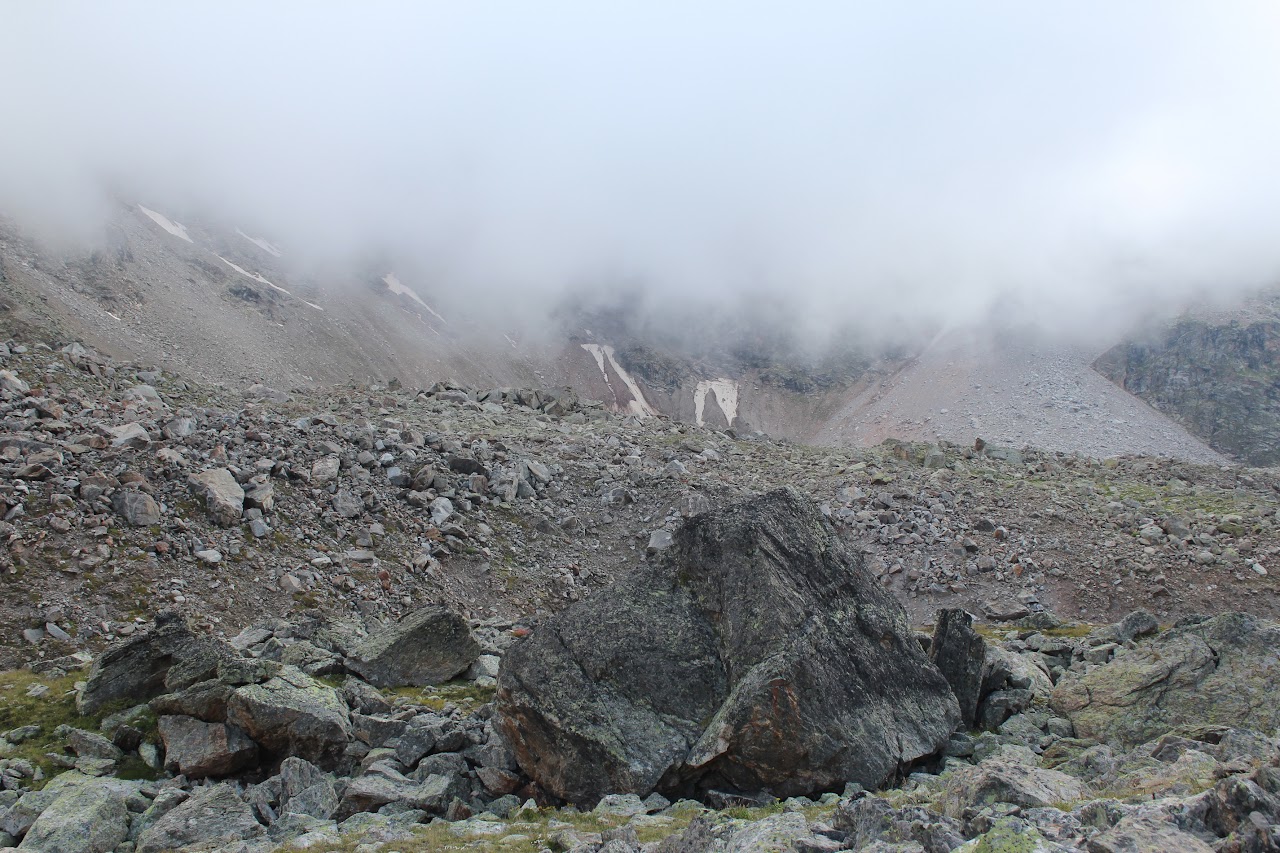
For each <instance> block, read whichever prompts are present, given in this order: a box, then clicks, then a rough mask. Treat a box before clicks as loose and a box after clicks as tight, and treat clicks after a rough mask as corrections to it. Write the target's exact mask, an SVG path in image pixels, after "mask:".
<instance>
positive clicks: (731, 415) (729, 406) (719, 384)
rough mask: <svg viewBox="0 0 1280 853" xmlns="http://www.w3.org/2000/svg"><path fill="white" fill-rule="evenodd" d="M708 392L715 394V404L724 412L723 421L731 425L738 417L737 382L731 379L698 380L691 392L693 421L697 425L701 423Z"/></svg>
mask: <svg viewBox="0 0 1280 853" xmlns="http://www.w3.org/2000/svg"><path fill="white" fill-rule="evenodd" d="M708 393H713V394H715V395H716V405H718V406H719V407H720V411H722V412H724V419H725V421H726V422H727V423H728V424H730V425H732V424H733V421H734V419H735V418H737V417H738V383H737V382H734V381H733V380H732V379H703V380H700V381H699V382H698V387H697V388H696V389H694V392H693V408H694V422H695V423H697V424H698V426H702V423H703V417H702V415H703V411H704V410H705V407H706V403H707V394H708Z"/></svg>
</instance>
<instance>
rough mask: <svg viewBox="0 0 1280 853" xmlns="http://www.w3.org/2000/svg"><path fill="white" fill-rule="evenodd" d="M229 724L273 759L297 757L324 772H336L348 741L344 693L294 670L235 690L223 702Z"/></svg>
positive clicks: (291, 669)
mask: <svg viewBox="0 0 1280 853" xmlns="http://www.w3.org/2000/svg"><path fill="white" fill-rule="evenodd" d="M227 722H228V723H229V724H231V725H235V726H239V727H240V728H242V729H244V731H245V732H247V733H248V735H249V737H251V738H253V739H254V740H255V741H257V742H258V743H259V744H261V745H262V746H263V747H264V748H266V749H267V750H269V751H270V752H272V753H274V754H275V755H277V756H289V755H296V756H298V757H299V758H305V759H307V760H308V761H310V762H312V763H313V764H316V765H318V766H320V767H323V768H333V767H335V766H336V765H337V763H338V761H339V760H340V759H341V757H342V753H343V750H345V749H346V747H347V743H348V742H350V740H351V715H350V711H349V710H348V709H347V705H346V703H345V702H344V701H342V694H341V693H339V692H338V691H337V690H335V689H333V688H332V687H329V686H327V685H325V684H322V683H321V682H319V681H316V680H315V679H314V678H312V677H311V676H309V675H307V674H306V673H304V672H302V671H301V670H299V669H297V668H295V667H292V666H286V667H284V668H283V669H282V670H281V672H280V674H279V675H277V676H276V677H274V678H272V679H270V680H268V681H264V682H263V683H261V684H246V685H244V686H243V687H239V688H237V689H236V691H235V693H233V694H231V698H230V699H229V700H228V701H227Z"/></svg>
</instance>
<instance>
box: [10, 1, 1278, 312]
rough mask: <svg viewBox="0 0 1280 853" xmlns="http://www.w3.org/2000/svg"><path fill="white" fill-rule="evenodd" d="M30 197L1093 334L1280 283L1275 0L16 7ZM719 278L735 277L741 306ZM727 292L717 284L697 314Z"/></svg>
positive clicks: (20, 117) (424, 270) (641, 282)
mask: <svg viewBox="0 0 1280 853" xmlns="http://www.w3.org/2000/svg"><path fill="white" fill-rule="evenodd" d="M5 19H6V20H5V27H4V29H5V33H4V36H3V47H2V49H0V79H3V80H4V81H5V85H4V86H3V87H0V110H2V111H3V115H4V116H5V119H6V130H5V132H4V133H3V134H0V212H3V213H6V214H8V215H11V216H14V217H16V218H18V219H19V220H24V221H28V222H30V223H32V224H33V227H39V228H41V229H43V230H46V231H48V230H50V229H57V230H59V231H61V232H62V233H66V234H72V235H78V236H82V237H83V236H86V235H91V234H92V233H93V231H94V228H95V225H96V223H98V222H100V221H101V218H102V217H103V216H105V212H106V211H107V210H108V209H109V207H110V199H111V198H112V195H113V194H115V196H117V197H128V196H133V197H136V198H138V199H147V200H153V201H154V204H155V205H157V206H164V205H167V206H168V208H169V209H171V210H176V211H184V210H186V211H203V212H205V213H207V214H209V215H212V216H217V217H222V218H225V220H226V221H228V222H234V223H236V224H238V225H241V226H242V227H244V228H245V229H246V230H248V231H249V233H253V234H261V235H263V236H266V237H267V238H268V239H271V240H272V242H273V243H276V244H279V245H282V246H285V247H288V248H290V249H291V250H292V254H293V255H295V256H305V257H308V258H310V259H311V260H312V262H314V263H329V262H332V263H342V262H350V263H357V262H363V261H365V260H367V259H368V258H370V257H386V258H394V259H398V261H399V263H400V264H401V265H402V266H404V267H406V268H413V269H414V270H415V271H418V272H419V274H420V275H421V276H422V277H423V278H424V279H426V280H428V281H429V284H428V288H429V289H430V290H431V292H432V293H433V294H437V295H438V296H439V298H440V299H441V300H443V301H445V302H449V301H453V302H457V301H472V302H475V301H477V300H481V299H487V300H490V301H495V302H496V301H499V300H501V301H502V302H503V303H504V304H508V305H510V304H514V303H518V304H520V305H540V304H544V305H550V304H553V303H554V302H555V301H556V300H558V299H559V298H561V297H562V295H563V294H564V293H566V292H570V291H572V290H573V289H578V290H581V289H584V288H585V289H587V290H592V289H597V290H603V289H608V288H613V287H615V286H621V285H625V286H627V287H635V286H640V287H642V288H643V289H645V290H646V292H647V293H648V296H647V299H646V302H645V304H646V305H647V306H649V307H650V308H651V309H652V310H653V311H654V312H655V314H654V316H657V317H661V316H663V313H662V312H664V311H665V312H671V311H679V310H682V308H683V309H688V308H690V307H691V306H696V311H707V310H716V309H715V308H714V306H716V305H724V304H726V303H734V304H737V303H739V302H742V301H747V302H753V301H762V302H764V303H766V304H767V302H768V301H769V300H771V299H774V300H776V299H782V300H785V301H786V303H787V304H788V305H790V306H792V309H793V310H792V312H791V313H792V316H793V317H795V318H799V319H798V320H796V321H795V322H799V323H801V324H803V325H804V326H805V327H806V328H812V330H814V331H831V330H834V329H841V330H844V329H848V328H850V327H855V328H862V329H878V330H883V329H885V328H886V327H891V326H894V327H900V326H902V325H904V324H905V325H908V326H919V327H937V326H945V325H955V324H965V323H972V322H975V321H982V320H985V319H987V318H991V317H997V318H1005V319H1011V320H1016V321H1018V322H1036V323H1039V324H1041V325H1042V326H1044V327H1045V328H1048V329H1050V330H1057V331H1060V332H1063V333H1065V334H1072V335H1084V334H1086V333H1090V332H1097V331H1098V330H1099V329H1104V330H1107V331H1110V330H1113V329H1118V328H1122V327H1123V326H1125V325H1127V324H1131V323H1133V322H1135V321H1136V320H1138V319H1141V318H1144V317H1149V316H1153V315H1160V314H1167V313H1170V312H1173V311H1176V310H1178V308H1179V307H1181V306H1182V305H1183V304H1185V302H1186V300H1188V299H1190V298H1193V297H1194V296H1196V295H1204V294H1209V295H1211V296H1214V297H1224V296H1227V295H1234V294H1240V293H1244V292H1247V291H1248V290H1250V289H1252V288H1257V287H1260V286H1263V285H1268V284H1271V283H1273V282H1275V280H1276V278H1277V271H1280V242H1277V241H1276V240H1275V238H1274V235H1273V234H1272V233H1271V232H1272V228H1273V223H1274V222H1276V221H1280V216H1278V214H1280V158H1276V156H1275V153H1274V152H1275V151H1276V150H1280V117H1277V115H1276V113H1275V111H1274V109H1272V104H1273V102H1274V96H1275V93H1276V92H1277V91H1280V54H1277V53H1276V51H1275V50H1274V45H1275V44H1276V43H1277V41H1278V40H1280V14H1278V13H1277V12H1276V11H1275V8H1274V6H1273V5H1272V4H1266V3H1251V2H1224V3H1220V4H1214V5H1213V7H1212V8H1210V7H1208V6H1206V5H1205V4H1199V3H1180V2H1134V3H1128V4H1121V5H1119V6H1117V5H1116V4H1110V3H1102V2H1096V3H1090V2H1086V3H1075V4H1069V7H1064V8H1057V9H1053V10H1049V9H1047V8H1046V7H1043V6H1034V5H1030V6H1029V5H1027V4H1024V3H1014V2H980V3H978V4H976V5H973V4H966V5H964V6H957V5H956V4H950V3H943V2H923V3H916V4H911V5H910V6H902V5H900V4H889V5H885V4H838V3H830V4H825V3H814V4H801V5H800V7H798V8H788V9H785V10H784V9H783V8H782V7H780V6H777V5H776V4H752V3H748V4H741V3H716V2H713V3H703V4H695V7H687V4H686V7H682V6H679V5H677V4H662V3H657V4H654V3H645V4H641V3H634V4H632V3H608V4H598V3H586V2H583V3H556V2H552V3H549V4H516V3H510V4H506V3H492V4H479V5H477V4H422V3H408V2H405V3H391V2H381V3H379V2H374V3H366V4H341V5H339V4H317V3H304V2H285V0H280V2H274V3H270V4H261V3H248V2H243V3H242V2H230V3H228V2H217V3H212V2H209V3H181V4H161V3H154V2H152V3H112V4H99V3H87V2H86V3H30V4H18V3H10V4H8V6H7V7H6V11H5ZM708 306H710V307H708ZM696 311H695V313H696Z"/></svg>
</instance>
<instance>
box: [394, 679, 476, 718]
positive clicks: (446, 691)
mask: <svg viewBox="0 0 1280 853" xmlns="http://www.w3.org/2000/svg"><path fill="white" fill-rule="evenodd" d="M495 692H496V691H495V689H494V688H492V687H479V686H477V685H476V683H475V682H474V681H450V682H447V683H445V684H439V685H436V686H435V687H388V688H385V689H383V691H382V694H383V695H384V696H386V697H387V698H388V699H390V700H392V701H394V700H395V699H396V698H397V697H401V698H404V699H407V700H408V701H410V702H412V703H414V704H415V705H422V706H424V707H427V708H430V709H431V710H433V711H442V710H444V706H445V705H448V704H453V705H456V706H457V707H458V708H460V709H462V712H463V713H466V714H469V713H471V712H472V711H475V710H476V709H477V708H479V707H480V706H481V705H487V704H488V703H490V702H492V701H493V695H494V693H495Z"/></svg>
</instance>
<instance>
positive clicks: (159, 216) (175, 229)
mask: <svg viewBox="0 0 1280 853" xmlns="http://www.w3.org/2000/svg"><path fill="white" fill-rule="evenodd" d="M138 210H141V211H142V212H143V213H145V214H146V215H147V216H149V217H151V221H152V222H154V223H155V224H157V225H159V226H160V227H161V228H163V229H164V230H166V231H168V232H169V233H170V234H172V235H173V236H175V237H180V238H182V239H183V240H186V241H187V242H188V243H195V240H192V239H191V237H190V236H189V235H188V234H187V226H185V225H179V224H178V223H177V222H174V221H173V220H172V219H170V218H169V217H167V216H165V215H164V214H163V213H156V212H155V211H154V210H152V209H151V208H149V207H143V206H142V205H138Z"/></svg>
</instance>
